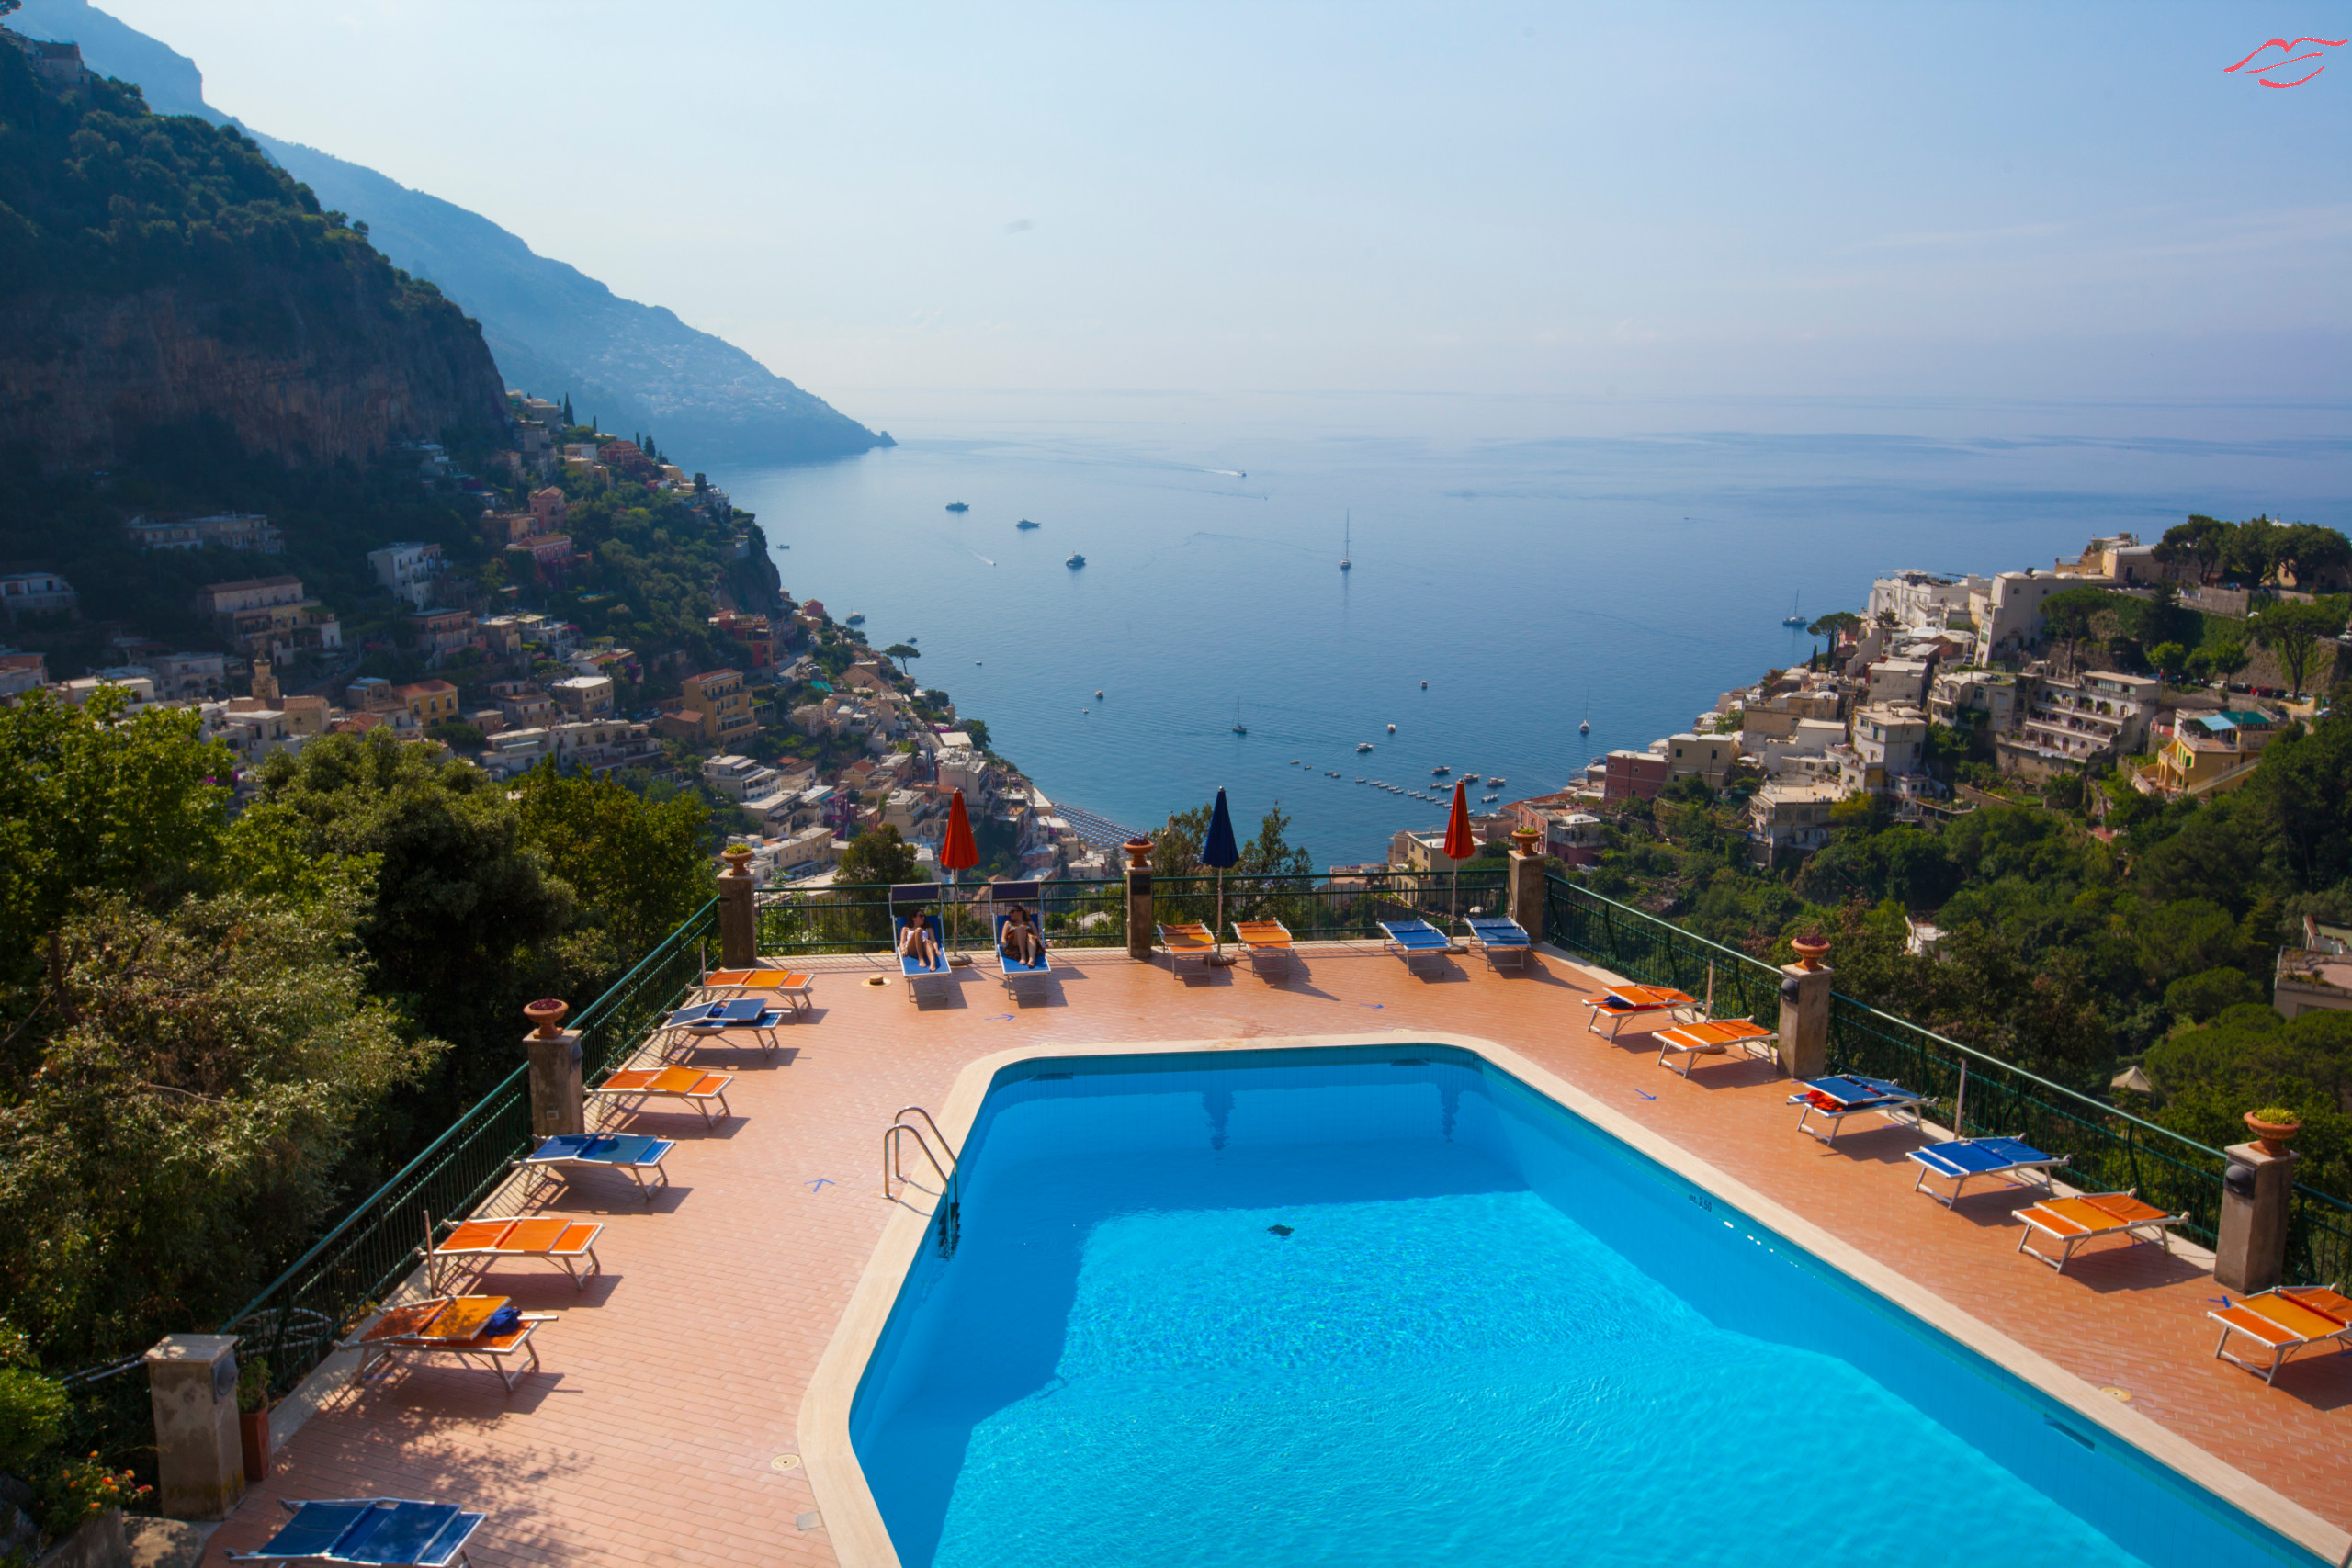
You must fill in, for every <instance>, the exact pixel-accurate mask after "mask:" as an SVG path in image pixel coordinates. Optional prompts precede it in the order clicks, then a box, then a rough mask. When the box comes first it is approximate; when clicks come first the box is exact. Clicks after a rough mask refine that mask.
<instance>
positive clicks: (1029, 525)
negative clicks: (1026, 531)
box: [1013, 517, 1036, 528]
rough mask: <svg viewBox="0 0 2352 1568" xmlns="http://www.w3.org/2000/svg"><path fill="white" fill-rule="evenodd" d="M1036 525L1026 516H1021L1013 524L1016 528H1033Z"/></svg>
mask: <svg viewBox="0 0 2352 1568" xmlns="http://www.w3.org/2000/svg"><path fill="white" fill-rule="evenodd" d="M1013 526H1014V527H1016V528H1035V526H1036V525H1035V523H1032V522H1030V521H1029V519H1027V518H1026V517H1023V519H1022V520H1021V521H1020V522H1018V523H1015V524H1014V525H1013Z"/></svg>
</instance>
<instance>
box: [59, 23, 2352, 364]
mask: <svg viewBox="0 0 2352 1568" xmlns="http://www.w3.org/2000/svg"><path fill="white" fill-rule="evenodd" d="M102 4H103V5H104V6H105V8H106V9H108V10H110V11H111V12H113V13H114V14H115V15H116V16H118V17H121V18H122V19H123V20H124V21H126V22H129V23H130V25H132V26H133V27H136V28H140V29H141V30H142V31H145V32H148V33H150V34H152V35H153V36H155V37H157V38H159V39H163V40H164V42H166V43H168V44H170V45H171V46H172V47H173V48H175V49H176V50H178V51H180V52H182V53H183V54H187V55H189V56H191V57H193V58H194V59H195V61H196V62H197V63H198V66H199V67H201V68H202V70H203V72H204V73H205V91H206V97H207V98H208V100H209V102H210V103H211V104H212V105H213V106H214V107H217V108H220V109H222V110H224V111H226V112H229V113H232V114H234V115H236V116H238V117H239V118H243V120H245V121H246V122H247V123H249V124H251V125H253V126H254V127H255V128H257V129H259V130H266V131H267V132H269V133H270V134H272V135H275V136H278V137H282V138H285V139H288V140H290V141H302V142H307V143H310V144H311V145H314V146H317V147H320V148H322V149H324V150H325V151H328V152H334V153H335V154H337V155H338V156H341V157H344V158H347V159H351V160H354V161H356V162H358V163H361V164H367V165H368V166H370V167H373V168H375V169H377V170H379V171H380V172H382V173H384V174H386V175H390V176H391V177H393V178H394V179H397V180H399V181H401V183H403V184H406V185H410V186H416V187H419V188H421V189H424V190H427V191H430V192H432V193H433V194H435V195H436V196H440V197H446V198H447V199H448V200H451V201H454V202H457V203H458V204H459V205H461V206H464V207H468V208H470V209H474V210H476V211H478V212H481V213H482V214H484V215H485V216H487V217H489V218H491V219H492V220H495V221H497V222H499V223H501V224H503V225H504V226H505V227H506V228H508V229H510V230H513V231H515V232H516V233H518V234H520V235H521V236H522V237H523V238H524V239H525V240H526V241H527V242H528V243H530V244H531V246H532V247H533V248H534V249H536V250H537V251H539V252H540V253H541V254H548V255H553V256H557V257H560V258H561V259H563V260H565V261H568V262H571V263H572V264H573V265H577V266H579V267H580V268H581V269H582V270H583V271H585V272H587V273H589V274H590V275H592V276H596V277H598V278H601V279H602V280H604V281H605V282H606V283H608V284H609V285H611V286H612V288H614V289H615V290H616V291H617V292H619V293H621V294H623V295H626V296H628V297H630V298H633V299H643V300H648V301H650V302H654V303H658V304H662V305H667V306H668V307H670V308H671V309H672V310H675V311H676V312H677V313H678V314H679V315H680V316H681V317H682V318H684V320H685V321H688V322H690V323H692V324H693V325H695V326H697V327H701V328H703V329H705V330H707V331H710V332H714V333H718V334H719V335H721V336H723V337H726V338H727V339H729V341H731V342H734V343H736V344H740V345H741V346H742V347H744V348H746V349H748V350H750V351H751V352H752V354H754V355H757V356H759V357H760V358H761V359H762V360H763V361H764V362H765V363H767V364H768V365H769V366H770V367H771V368H773V369H775V370H776V371H777V372H778V373H779V374H782V375H786V376H788V377H790V378H792V379H794V380H796V381H797V382H799V383H800V384H802V385H803V386H807V387H810V388H812V389H818V390H820V392H821V393H822V394H823V395H825V396H827V397H828V398H830V399H831V400H834V401H835V402H836V403H842V404H851V403H856V402H858V401H860V400H861V395H862V394H872V393H876V392H878V391H881V390H883V389H934V390H938V391H942V392H944V393H946V394H949V395H954V394H956V393H960V392H978V391H984V390H1020V389H1079V390H1090V389H1091V390H1109V389H1194V390H1206V391H1215V392H1245V391H1249V392H1264V391H1289V390H1317V391H1362V392H1399V391H1402V392H1431V393H1439V394H1449V395H1455V394H1478V395H1498V396H1524V395H1544V396H1566V397H1595V398H1599V397H1611V398H1613V397H1658V396H1667V397H1673V396H1713V395H1781V394H1797V395H1805V396H1857V397H1939V396H2004V397H2051V398H2142V397H2144V398H2200V397H2228V398H2256V399H2262V398H2274V399H2279V400H2321V401H2329V400H2346V399H2352V368H2347V367H2352V354H2347V352H2346V350H2347V349H2352V297H2347V289H2346V282H2347V280H2352V157H2347V156H2346V153H2347V152H2348V151H2352V44H2347V45H2346V46H2345V47H2343V48H2333V49H2332V48H2320V47H2317V46H2312V45H2303V46H2301V48H2300V49H2299V50H2298V51H2297V52H2301V53H2315V54H2316V56H2317V58H2314V59H2313V60H2312V61H2311V62H2309V63H2307V64H2302V65H2298V66H2295V67H2292V68H2290V69H2289V70H2287V71H2282V72H2278V73H2273V78H2272V79H2274V80H2292V79H2294V77H2295V76H2298V75H2301V73H2303V72H2306V71H2309V70H2311V69H2312V67H2313V66H2321V67H2324V69H2323V70H2322V71H2321V73H2319V74H2318V75H2316V76H2313V77H2312V78H2310V79H2309V80H2307V81H2303V82H2301V85H2296V86H2292V87H2270V86H2266V85H2263V84H2262V82H2260V81H2258V80H2256V79H2255V78H2254V76H2253V74H2252V73H2253V71H2254V70H2255V69H2256V68H2257V67H2258V66H2259V64H2260V63H2261V62H2259V61H2257V62H2256V65H2255V66H2249V67H2248V68H2247V69H2246V70H2245V71H2241V72H2239V73H2231V72H2229V71H2228V70H2226V69H2225V68H2226V67H2228V66H2230V65H2231V64H2232V63H2233V62H2238V61H2240V60H2241V59H2242V58H2244V57H2245V56H2246V55H2247V54H2248V53H2250V52H2251V51H2255V50H2256V48H2257V47H2258V46H2260V45H2261V44H2262V43H2263V42H2264V40H2265V39H2270V38H2274V37H2278V38H2284V39H2295V38H2298V37H2302V36H2306V35H2309V36H2314V37H2318V38H2322V39H2352V0H2335V3H2326V4H2315V3H2312V0H2291V3H2290V0H2279V3H2269V4H2261V5H2222V4H2205V5H2197V6H2166V5H2157V4H2146V3H2133V4H2129V5H2124V4H2116V5H2106V6H2099V5H2089V4H2080V5H2072V6H2064V7H2051V6H2029V5H2000V4H1992V3H1975V4H1967V5H1959V6H1936V5H1928V4H1915V3H1911V0H1905V3H1904V4H1902V5H1886V4H1873V5H1867V6H1791V5H1775V6H1762V5H1749V6H1731V5H1724V6H1669V5H1657V4H1645V5H1641V6H1565V5H1557V6H1513V5H1487V6H1476V5H1458V4H1456V5H1443V6H1440V5H1430V6H1397V5H1373V4H1359V5H1346V6H1333V5H1316V4H1291V5H1281V6H1267V5H1263V4H1257V5H1218V4H1187V5H1183V6H1152V5H1141V4H1137V5H1088V6H1077V5H1069V6H1064V5H1050V4H1033V3H1029V0H1005V3H1001V4H997V5H992V6H946V5H938V6H904V5H895V4H889V3H887V0H886V3H861V4H857V5H841V4H837V3H836V4H828V5H822V6H804V5H794V4H779V3H776V0H666V3H665V4H663V5H661V6H646V5H642V4H639V5H621V4H616V3H612V0H567V3H566V4H564V5H562V6H555V5H552V4H525V3H521V0H493V3H485V0H205V3H203V4H197V3H195V0H102ZM2285 53H2286V51H2280V50H2273V51H2269V53H2268V55H2267V56H2266V57H2265V58H2266V59H2268V60H2278V59H2280V58H2283V57H2284V55H2285Z"/></svg>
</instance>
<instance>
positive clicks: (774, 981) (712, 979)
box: [702, 968, 817, 1016]
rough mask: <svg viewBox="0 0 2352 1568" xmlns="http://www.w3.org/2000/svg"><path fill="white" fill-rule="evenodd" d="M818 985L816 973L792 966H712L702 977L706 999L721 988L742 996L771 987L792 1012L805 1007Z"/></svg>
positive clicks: (799, 1011) (769, 989)
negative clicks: (713, 967) (721, 967)
mask: <svg viewBox="0 0 2352 1568" xmlns="http://www.w3.org/2000/svg"><path fill="white" fill-rule="evenodd" d="M816 989H817V977H816V976H814V975H805V974H802V973H800V972H799V971H797V970H792V969H767V968H761V969H713V970H711V971H710V972H709V973H708V974H707V975H705V976H703V977H702V990H703V992H704V993H705V994H706V995H707V997H708V998H709V999H712V1000H718V999H722V998H718V992H720V991H728V992H731V993H733V994H734V995H737V996H741V994H742V993H743V992H745V991H773V992H775V994H776V995H777V996H779V997H782V998H784V1001H785V1006H786V1010H789V1011H790V1012H792V1013H793V1014H794V1015H795V1016H797V1015H798V1014H801V1013H804V1012H807V1011H808V1010H809V998H810V997H811V996H812V995H813V994H814V993H815V991H816Z"/></svg>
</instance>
